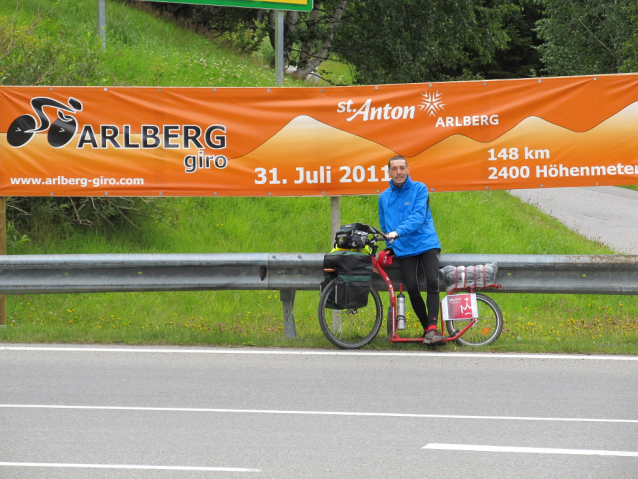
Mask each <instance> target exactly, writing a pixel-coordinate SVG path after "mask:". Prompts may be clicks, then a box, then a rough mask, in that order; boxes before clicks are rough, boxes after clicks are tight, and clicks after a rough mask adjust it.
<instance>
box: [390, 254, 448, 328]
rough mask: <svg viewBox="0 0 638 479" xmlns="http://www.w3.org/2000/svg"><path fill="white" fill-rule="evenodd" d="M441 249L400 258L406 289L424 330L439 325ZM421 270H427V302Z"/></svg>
mask: <svg viewBox="0 0 638 479" xmlns="http://www.w3.org/2000/svg"><path fill="white" fill-rule="evenodd" d="M440 252H441V250H440V249H438V248H435V249H430V250H428V251H426V252H425V253H421V254H419V255H416V256H408V257H406V258H399V266H400V267H401V274H402V275H403V282H404V284H405V289H407V291H408V296H409V297H410V303H411V304H412V309H413V310H414V313H415V314H416V315H417V317H418V318H419V321H420V322H421V325H422V326H423V330H424V331H427V330H428V329H431V328H433V327H436V325H437V319H438V317H439V253H440ZM419 271H423V272H425V289H426V292H427V297H426V299H427V301H426V302H427V309H426V302H424V301H423V297H422V296H421V292H420V291H419Z"/></svg>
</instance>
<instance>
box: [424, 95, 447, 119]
mask: <svg viewBox="0 0 638 479" xmlns="http://www.w3.org/2000/svg"><path fill="white" fill-rule="evenodd" d="M421 96H422V97H423V101H422V102H421V110H425V111H427V112H428V113H429V114H430V116H434V115H436V113H437V112H439V111H441V110H444V108H443V107H444V106H445V103H443V101H442V100H441V96H442V94H441V93H439V92H438V91H437V92H436V93H428V92H425V93H423V94H421Z"/></svg>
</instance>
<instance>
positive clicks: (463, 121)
mask: <svg viewBox="0 0 638 479" xmlns="http://www.w3.org/2000/svg"><path fill="white" fill-rule="evenodd" d="M487 125H498V115H489V116H488V115H473V116H446V117H445V118H443V117H440V118H438V119H437V120H436V125H435V128H438V127H442V128H449V127H451V126H487Z"/></svg>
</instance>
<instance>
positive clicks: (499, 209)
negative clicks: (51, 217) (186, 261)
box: [0, 0, 638, 354]
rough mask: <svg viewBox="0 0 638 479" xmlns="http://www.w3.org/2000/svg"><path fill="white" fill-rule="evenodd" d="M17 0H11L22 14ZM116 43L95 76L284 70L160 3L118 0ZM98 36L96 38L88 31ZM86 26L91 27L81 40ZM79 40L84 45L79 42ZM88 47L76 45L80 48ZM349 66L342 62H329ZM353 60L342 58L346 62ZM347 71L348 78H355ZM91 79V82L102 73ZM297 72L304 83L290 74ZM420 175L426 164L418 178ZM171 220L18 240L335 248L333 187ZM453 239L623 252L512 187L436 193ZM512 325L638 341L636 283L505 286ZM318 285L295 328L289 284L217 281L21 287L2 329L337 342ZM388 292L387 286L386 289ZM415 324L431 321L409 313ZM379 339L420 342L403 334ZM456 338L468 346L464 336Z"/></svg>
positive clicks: (29, 249)
mask: <svg viewBox="0 0 638 479" xmlns="http://www.w3.org/2000/svg"><path fill="white" fill-rule="evenodd" d="M16 5H17V2H16V1H15V0H11V1H8V2H7V1H5V2H2V3H0V16H7V17H9V16H11V15H12V14H13V13H14V12H15V11H16V10H15V6H16ZM19 5H20V7H19V9H18V10H17V12H18V13H17V15H18V20H19V21H20V22H23V23H24V24H28V23H29V22H31V21H33V19H34V18H35V16H36V14H37V12H38V11H41V12H42V15H43V18H44V19H45V21H43V23H42V24H40V26H39V27H38V34H39V35H43V36H47V35H48V37H49V38H50V39H53V40H55V41H59V42H62V43H64V44H65V45H69V47H68V48H69V49H70V51H72V50H73V48H77V49H81V48H86V47H87V45H88V44H90V42H93V41H94V40H95V38H94V36H92V35H93V33H92V32H93V30H94V28H95V18H96V4H95V2H94V1H81V0H59V1H56V2H52V1H49V0H20V2H19ZM107 23H108V35H107V49H106V51H105V52H100V51H98V52H97V53H95V55H96V62H97V64H96V65H97V66H96V67H95V69H93V70H91V71H92V74H91V76H90V77H88V79H87V80H86V83H85V84H103V85H165V86H186V85H187V86H219V87H222V86H264V85H268V86H272V85H274V82H275V80H274V73H273V72H272V71H271V70H270V69H267V68H264V67H263V65H262V63H263V62H260V61H259V60H258V59H257V60H254V59H251V58H249V59H246V58H243V57H240V56H237V55H234V54H232V53H231V52H229V51H228V50H226V49H224V48H222V47H220V45H219V44H218V43H217V42H216V41H215V40H214V39H213V38H211V37H205V36H201V35H198V34H196V33H194V32H192V31H189V30H187V29H184V28H181V27H177V26H175V25H173V24H172V23H170V22H168V21H166V20H165V19H161V18H156V17H155V16H153V15H152V14H150V13H149V12H145V11H140V10H135V9H131V8H127V7H126V6H125V5H123V4H122V3H119V2H113V1H107ZM87 39H88V40H87ZM80 40H81V41H80ZM76 53H78V52H76ZM76 57H78V56H76ZM325 68H326V70H329V71H331V72H333V75H337V78H339V77H340V76H341V77H342V78H347V77H346V74H347V71H346V70H344V69H343V67H342V66H341V65H338V64H332V65H326V66H325ZM339 69H341V70H339ZM346 81H347V80H346ZM91 82H93V83H91ZM286 83H287V84H291V85H292V84H294V85H304V84H305V83H303V82H296V81H292V80H288V79H287V80H286ZM417 179H418V178H417ZM156 201H157V202H161V205H163V206H165V207H166V210H165V211H166V213H165V221H164V222H152V221H150V220H146V219H143V218H141V219H139V221H138V227H133V226H124V227H121V228H119V229H106V230H100V229H96V228H93V229H92V228H81V227H64V228H62V227H60V226H59V225H55V224H50V223H48V222H47V220H46V219H45V218H38V219H34V221H33V222H32V223H31V224H30V228H29V229H30V231H28V233H29V235H30V236H31V238H32V241H31V242H30V243H27V244H26V245H21V246H19V247H18V248H16V249H14V250H13V251H10V253H12V254H56V253H65V254H71V253H83V254H91V253H93V254H97V253H239V252H304V253H315V252H326V251H328V250H329V249H330V244H331V238H330V227H329V225H330V200H329V199H328V198H163V199H157V200H156ZM376 201H377V198H376V197H345V198H342V201H341V203H342V207H341V219H342V222H343V223H347V222H354V221H361V222H364V223H370V224H377V221H378V220H377V207H376ZM431 206H432V211H433V214H434V219H435V223H436V226H437V230H438V231H439V234H440V237H441V241H442V244H443V245H444V250H443V253H467V254H471V253H476V254H478V253H494V254H613V251H611V250H609V249H608V248H606V247H604V246H603V245H600V244H597V243H595V242H592V241H588V240H585V239H584V238H582V237H581V236H579V235H577V234H575V233H573V232H571V231H569V230H568V229H567V228H565V227H564V226H563V225H561V224H560V223H558V222H557V221H556V220H554V219H553V218H551V217H549V216H547V215H544V214H543V213H541V212H539V211H538V210H537V209H536V208H534V207H532V206H530V205H528V204H525V203H523V202H521V201H520V200H518V199H517V198H514V197H512V196H510V195H508V194H507V193H506V192H504V191H489V192H487V191H483V192H462V193H435V194H433V195H432V200H431ZM493 297H494V298H495V299H496V300H497V301H498V303H499V305H500V306H501V309H502V310H503V313H504V316H505V329H504V332H503V334H502V336H501V338H500V339H499V340H498V341H497V342H496V343H495V344H494V345H492V346H490V347H488V348H485V349H486V350H492V351H519V352H528V351H530V352H579V353H613V354H618V353H626V354H635V353H636V352H638V347H637V345H638V332H637V328H638V321H637V318H638V306H637V304H636V300H635V298H634V297H631V296H594V295H545V294H543V295H540V294H539V295H534V294H505V293H501V294H494V295H493ZM318 298H319V294H318V292H303V291H302V292H298V293H297V296H296V300H295V309H294V313H295V319H296V329H297V334H298V338H297V339H294V340H292V339H287V338H285V336H284V332H283V309H282V303H281V301H280V299H279V292H277V291H212V292H163V293H101V294H97V293H95V294H69V295H60V294H54V295H19V296H18V295H14V296H9V297H8V298H7V316H8V317H7V327H6V328H0V341H10V342H74V343H126V344H185V345H220V346H221V345H223V346H226V345H232V346H246V345H254V346H269V347H331V345H330V344H329V343H328V341H327V340H325V339H324V338H323V336H322V334H321V331H320V329H319V326H318V324H317V317H316V316H317V315H316V307H317V301H318ZM382 299H384V303H385V304H386V305H387V294H383V295H382ZM408 319H409V321H410V326H411V327H410V328H409V331H411V333H412V334H414V335H416V334H418V333H419V331H418V328H417V327H416V326H417V324H416V321H415V319H414V317H413V316H412V314H411V313H410V314H409V318H408ZM370 348H372V349H375V348H379V349H385V348H388V349H408V350H410V349H421V348H422V346H419V345H391V344H389V343H388V342H387V340H385V339H384V338H382V337H381V335H380V336H379V337H378V338H377V339H376V340H375V341H374V342H373V343H372V345H371V346H370ZM445 349H446V350H457V349H462V350H463V349H467V348H459V347H457V346H455V345H448V346H445Z"/></svg>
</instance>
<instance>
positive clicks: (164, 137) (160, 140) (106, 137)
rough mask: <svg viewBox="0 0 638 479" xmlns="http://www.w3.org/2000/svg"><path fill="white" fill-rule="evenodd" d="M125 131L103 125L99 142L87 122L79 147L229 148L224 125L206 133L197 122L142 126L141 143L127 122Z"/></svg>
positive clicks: (124, 127)
mask: <svg viewBox="0 0 638 479" xmlns="http://www.w3.org/2000/svg"><path fill="white" fill-rule="evenodd" d="M122 130H123V131H122V132H120V129H119V127H117V126H116V125H100V140H101V141H100V142H98V140H97V137H96V136H95V131H94V130H93V126H92V125H84V127H83V128H82V132H81V133H80V139H79V140H78V145H77V148H78V149H79V148H84V147H85V146H89V147H91V148H93V149H103V150H104V149H107V148H115V149H122V148H123V149H139V148H142V149H153V148H159V147H163V148H165V149H184V150H188V149H190V148H197V149H198V150H203V149H205V148H206V147H208V148H211V149H213V150H220V149H222V148H226V134H225V133H226V127H225V126H224V125H210V126H209V127H208V128H206V131H204V132H203V133H202V129H201V127H199V126H197V125H162V126H161V127H159V126H157V125H142V126H141V127H140V136H141V143H134V142H133V141H132V140H131V137H132V136H133V134H132V133H131V125H124V126H123V128H122ZM160 132H161V133H162V134H161V135H160ZM219 132H221V134H220V133H219ZM122 145H123V146H122ZM204 145H206V146H204Z"/></svg>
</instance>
